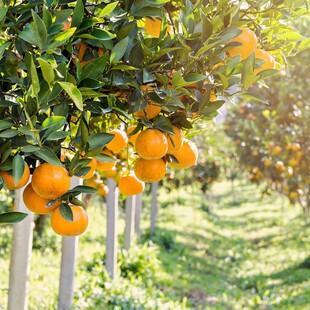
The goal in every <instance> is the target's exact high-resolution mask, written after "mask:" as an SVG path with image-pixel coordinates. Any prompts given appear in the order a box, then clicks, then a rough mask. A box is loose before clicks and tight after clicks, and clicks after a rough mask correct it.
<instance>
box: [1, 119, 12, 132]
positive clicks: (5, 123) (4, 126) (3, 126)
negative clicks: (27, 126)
mask: <svg viewBox="0 0 310 310" xmlns="http://www.w3.org/2000/svg"><path fill="white" fill-rule="evenodd" d="M12 126H13V123H11V122H9V121H6V120H1V121H0V131H1V130H4V129H7V128H11V127H12Z"/></svg>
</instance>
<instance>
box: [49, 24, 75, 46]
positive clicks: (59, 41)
mask: <svg viewBox="0 0 310 310" xmlns="http://www.w3.org/2000/svg"><path fill="white" fill-rule="evenodd" d="M75 30H76V28H70V29H68V30H66V31H63V32H61V33H60V34H58V35H57V36H55V38H54V40H53V41H52V42H51V43H50V44H49V45H48V49H50V50H54V49H55V48H56V47H58V46H61V45H63V44H64V43H66V42H67V41H68V40H69V39H70V38H71V37H72V36H73V34H74V33H75Z"/></svg>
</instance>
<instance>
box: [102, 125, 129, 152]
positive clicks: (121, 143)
mask: <svg viewBox="0 0 310 310" xmlns="http://www.w3.org/2000/svg"><path fill="white" fill-rule="evenodd" d="M109 133H110V134H113V135H114V137H113V139H112V140H111V141H110V142H109V143H108V144H107V145H106V147H107V148H108V149H109V150H110V151H112V152H113V153H114V154H117V153H119V152H120V151H121V150H122V149H124V148H125V147H126V146H127V142H128V138H127V135H126V132H124V131H123V130H120V129H114V130H111V131H109Z"/></svg>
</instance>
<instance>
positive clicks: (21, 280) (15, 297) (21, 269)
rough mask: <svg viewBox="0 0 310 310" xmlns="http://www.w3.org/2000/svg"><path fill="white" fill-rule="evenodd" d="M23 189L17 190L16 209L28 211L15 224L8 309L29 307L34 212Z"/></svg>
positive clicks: (21, 309) (18, 309)
mask: <svg viewBox="0 0 310 310" xmlns="http://www.w3.org/2000/svg"><path fill="white" fill-rule="evenodd" d="M22 193H23V189H19V190H16V191H15V201H14V210H15V211H20V212H24V213H28V216H27V217H26V218H25V219H24V220H23V221H21V222H20V223H18V224H14V228H13V242H12V251H11V261H10V278H9V296H8V310H26V309H28V290H29V274H30V259H31V251H32V238H33V226H34V225H33V213H32V212H31V211H29V210H28V209H27V207H26V206H25V205H24V202H23V198H22Z"/></svg>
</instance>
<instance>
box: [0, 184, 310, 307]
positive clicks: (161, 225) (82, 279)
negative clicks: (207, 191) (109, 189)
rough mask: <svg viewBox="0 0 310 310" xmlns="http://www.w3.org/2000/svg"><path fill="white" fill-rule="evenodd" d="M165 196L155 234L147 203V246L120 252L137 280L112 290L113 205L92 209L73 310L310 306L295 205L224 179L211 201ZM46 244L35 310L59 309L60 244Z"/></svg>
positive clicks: (37, 270)
mask: <svg viewBox="0 0 310 310" xmlns="http://www.w3.org/2000/svg"><path fill="white" fill-rule="evenodd" d="M160 197H161V198H160V210H159V214H158V222H157V229H156V233H155V235H153V236H150V235H149V233H148V231H147V228H148V226H149V209H148V207H147V205H148V204H149V199H148V197H145V205H146V207H145V208H144V212H143V222H142V228H143V231H144V232H145V234H144V235H143V236H142V238H141V240H140V242H141V243H144V242H147V243H148V244H149V245H144V246H143V247H142V245H140V246H136V247H135V248H134V249H133V251H132V252H131V254H130V255H128V254H126V253H125V254H124V253H120V264H121V267H122V270H123V271H124V270H125V273H124V274H127V271H128V270H134V272H136V275H134V276H131V277H129V276H128V277H127V278H126V279H120V280H119V281H116V282H114V283H113V282H111V281H110V280H109V279H108V278H107V276H106V274H105V273H104V271H103V265H102V258H103V256H104V244H105V225H106V224H105V215H106V214H105V207H104V205H103V204H102V203H99V202H98V201H96V203H95V204H94V206H92V207H91V208H90V209H89V214H90V228H89V229H88V230H87V232H86V233H85V234H83V235H82V236H81V238H80V240H79V255H78V266H79V269H78V270H77V277H76V281H75V306H74V309H95V306H94V304H95V303H92V302H93V300H94V299H96V309H108V308H109V309H173V310H175V309H198V310H199V309H298V310H299V309H309V305H310V294H309V287H310V280H309V279H310V269H309V263H308V264H304V265H303V262H304V261H305V259H306V258H307V257H308V256H309V253H310V243H309V241H310V237H309V236H310V234H309V232H310V229H309V227H304V226H303V219H302V217H301V216H300V210H299V209H298V208H297V207H293V206H290V205H288V203H286V201H284V200H282V198H281V197H279V196H277V195H272V196H267V197H261V194H260V190H259V188H257V187H256V186H255V185H249V184H241V183H240V184H238V186H236V188H235V193H234V195H232V192H231V186H230V184H228V183H225V182H223V183H219V184H216V185H215V186H214V191H213V194H212V197H211V196H209V197H202V196H201V193H200V192H199V191H196V190H194V189H192V188H188V189H187V190H185V189H180V190H176V191H174V192H173V193H170V194H168V193H166V192H165V190H164V189H163V188H162V189H161V192H160ZM119 231H120V234H122V233H123V231H124V219H123V216H122V218H121V219H120V221H119ZM0 233H1V235H0V236H1V237H0V245H1V247H0V266H1V274H2V276H1V282H0V309H6V302H7V301H6V299H7V288H8V284H7V280H6V279H7V278H8V263H9V244H10V234H11V228H10V227H1V229H0ZM121 239H122V238H121ZM44 240H45V241H44ZM44 240H42V247H41V249H40V250H34V251H33V254H32V266H31V274H30V275H31V278H30V281H31V282H30V298H29V309H42V308H44V309H55V308H57V307H56V305H57V287H58V283H57V281H58V277H59V265H60V248H61V238H60V237H58V236H57V237H55V236H54V235H53V233H52V232H51V231H50V230H49V229H48V230H47V231H46V237H45V239H44ZM137 256H138V259H135V257H137ZM307 267H308V268H307ZM126 270H127V271H126ZM137 270H139V276H138V275H137ZM99 288H100V289H99ZM86 295H87V296H86ZM105 298H110V299H109V304H110V306H109V307H107V306H104V305H106V303H105V301H104V299H105ZM125 305H126V306H125Z"/></svg>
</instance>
